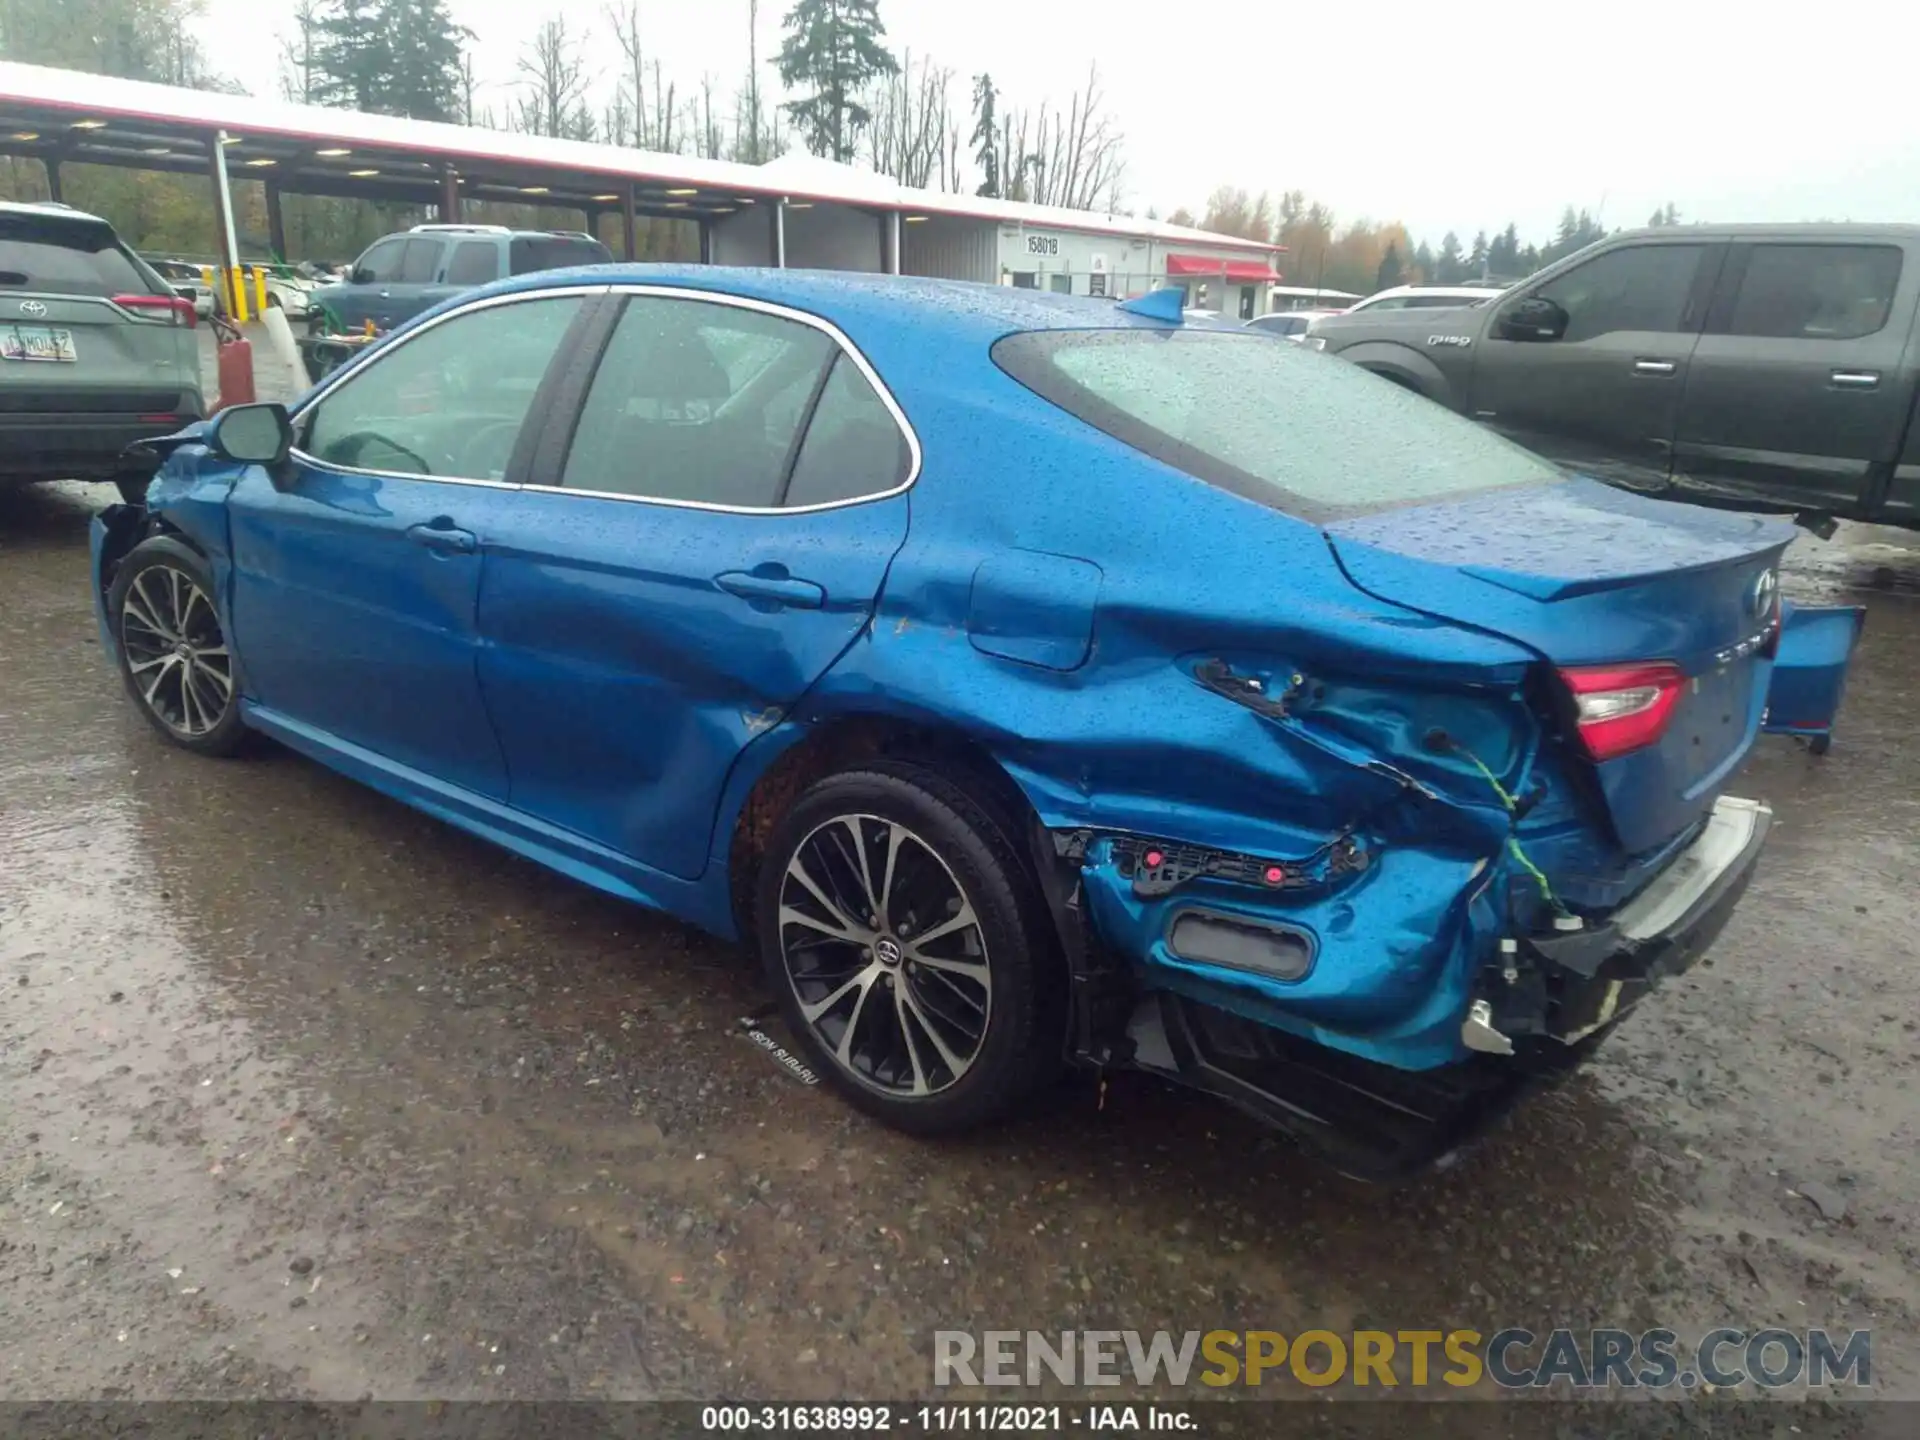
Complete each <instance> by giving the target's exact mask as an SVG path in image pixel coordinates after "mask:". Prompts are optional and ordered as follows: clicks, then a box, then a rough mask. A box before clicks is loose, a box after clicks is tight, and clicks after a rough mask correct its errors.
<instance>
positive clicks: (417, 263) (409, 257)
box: [394, 239, 446, 285]
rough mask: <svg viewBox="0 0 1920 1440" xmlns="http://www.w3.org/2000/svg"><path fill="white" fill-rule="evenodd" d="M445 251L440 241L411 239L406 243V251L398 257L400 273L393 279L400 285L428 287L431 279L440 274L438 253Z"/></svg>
mask: <svg viewBox="0 0 1920 1440" xmlns="http://www.w3.org/2000/svg"><path fill="white" fill-rule="evenodd" d="M444 249H446V243H445V242H444V241H441V240H428V239H413V240H409V241H407V248H406V251H405V252H404V253H403V254H402V255H401V257H400V273H399V274H398V275H396V276H395V277H394V278H395V279H396V280H398V281H399V282H400V283H401V284H402V285H428V284H431V283H432V282H433V277H434V276H435V275H437V274H439V273H440V252H441V251H443V250H444Z"/></svg>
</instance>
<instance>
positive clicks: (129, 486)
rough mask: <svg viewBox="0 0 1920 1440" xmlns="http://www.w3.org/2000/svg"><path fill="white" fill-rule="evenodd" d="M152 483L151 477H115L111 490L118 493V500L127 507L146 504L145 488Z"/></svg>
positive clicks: (144, 475)
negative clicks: (122, 501) (127, 505)
mask: <svg viewBox="0 0 1920 1440" xmlns="http://www.w3.org/2000/svg"><path fill="white" fill-rule="evenodd" d="M152 483H153V476H152V475H146V474H142V475H116V476H114V477H113V488H114V489H116V490H118V491H119V492H120V498H121V499H122V500H124V501H126V503H127V504H129V505H144V504H146V503H147V486H148V485H150V484H152Z"/></svg>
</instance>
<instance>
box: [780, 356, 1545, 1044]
mask: <svg viewBox="0 0 1920 1440" xmlns="http://www.w3.org/2000/svg"><path fill="white" fill-rule="evenodd" d="M948 373H950V374H952V375H954V376H956V377H958V381H959V383H962V384H969V383H970V384H971V385H972V387H973V388H969V389H965V390H959V391H954V390H948V391H944V392H942V393H940V394H938V395H937V396H928V395H925V394H920V395H909V396H907V397H906V400H907V403H908V406H909V410H910V413H911V414H912V417H913V419H914V423H915V425H916V427H917V428H918V429H919V431H920V434H921V436H922V439H923V442H924V444H925V448H926V454H927V462H926V463H927V468H926V472H925V474H924V475H923V477H922V480H921V482H920V483H919V484H918V485H917V486H916V487H915V490H914V492H913V524H912V528H911V531H910V534H909V537H908V540H907V543H906V544H905V546H904V547H903V548H902V550H901V551H900V553H899V554H898V556H896V558H895V560H894V563H893V566H892V568H891V571H890V573H889V576H888V580H887V584H886V588H885V592H884V594H883V596H882V598H881V602H880V606H879V609H878V612H877V614H876V617H875V622H874V625H873V627H872V628H871V630H870V631H869V632H868V634H867V635H866V637H864V638H863V639H862V640H861V641H860V642H859V643H857V644H855V645H854V646H853V647H851V648H850V649H849V651H848V652H847V654H846V655H845V656H844V657H843V658H842V659H841V661H840V662H839V663H838V664H837V665H836V666H835V667H834V668H833V669H832V670H831V671H830V672H829V673H828V674H827V675H826V676H825V677H823V678H822V680H821V681H820V682H819V684H818V685H817V686H816V687H815V688H814V690H813V691H812V692H811V693H810V694H809V696H808V697H807V700H806V701H805V702H804V703H803V706H802V710H801V712H800V713H799V714H798V715H797V716H796V719H797V720H799V721H800V722H802V723H804V724H818V723H821V722H825V721H829V720H832V719H834V718H836V717H839V716H846V715H855V714H873V713H876V712H878V713H890V714H892V715H895V716H897V717H898V718H900V719H903V720H907V721H911V722H914V723H916V724H926V725H932V726H939V727H945V728H948V729H952V728H955V727H958V728H960V729H962V730H964V731H965V732H966V733H967V735H968V736H969V738H971V739H973V740H974V741H976V742H977V743H979V744H980V745H981V746H983V747H984V748H985V749H986V750H987V751H988V752H990V753H991V754H992V755H993V756H994V757H995V758H996V759H997V760H998V761H999V763H1000V764H1001V765H1002V766H1003V767H1004V768H1005V769H1006V771H1007V772H1008V773H1009V774H1010V775H1011V776H1012V777H1013V778H1014V780H1015V781H1016V782H1017V783H1018V784H1019V785H1020V787H1021V789H1022V790H1023V791H1024V792H1025V794H1026V796H1027V799H1028V800H1029V801H1030V802H1031V804H1032V806H1033V808H1034V810H1035V812H1036V813H1037V815H1038V817H1039V819H1040V821H1041V823H1042V824H1043V825H1045V826H1047V827H1049V828H1051V829H1053V830H1056V831H1084V832H1087V833H1088V834H1089V835H1090V837H1092V838H1093V840H1094V841H1095V843H1094V844H1093V845H1092V846H1091V847H1090V849H1089V853H1088V859H1087V862H1086V864H1085V867H1084V872H1083V873H1084V879H1085V883H1086V889H1087V895H1088V911H1089V914H1090V916H1091V918H1092V921H1093V924H1094V927H1095V930H1096V932H1097V933H1098V935H1099V937H1100V938H1101V940H1102V941H1103V942H1104V943H1105V945H1106V946H1107V947H1108V948H1109V949H1110V950H1112V951H1113V952H1115V953H1117V954H1119V955H1121V956H1124V957H1126V958H1127V959H1128V960H1130V961H1131V962H1133V963H1134V964H1135V965H1137V966H1139V967H1140V969H1141V973H1142V974H1143V976H1144V977H1145V978H1147V980H1148V981H1149V983H1151V984H1159V985H1166V986H1169V987H1177V988H1182V989H1186V990H1188V991H1189V992H1190V993H1196V994H1201V995H1203V996H1204V997H1205V998H1207V999H1209V1000H1211V1001H1213V1002H1214V1003H1218V1004H1224V1005H1227V1006H1228V1007H1229V1008H1235V1009H1239V1010H1241V1011H1242V1012H1243V1013H1247V1014H1250V1015H1252V1016H1254V1017H1255V1018H1258V1019H1262V1020H1265V1021H1267V1022H1268V1023H1272V1024H1278V1025H1282V1026H1284V1027H1286V1028H1289V1029H1294V1030H1298V1031H1300V1032H1302V1033H1307V1034H1311V1035H1313V1036H1314V1037H1315V1038H1318V1039H1321V1040H1323V1041H1324V1042H1326V1043H1330V1044H1334V1045H1338V1046H1340V1047H1341V1048H1344V1049H1347V1050H1350V1051H1353V1052H1355V1053H1359V1054H1363V1055H1367V1056H1369V1057H1371V1058H1376V1059H1382V1060H1386V1061H1388V1062H1390V1063H1395V1064H1399V1065H1402V1066H1406V1067H1415V1068H1417V1067H1425V1066H1432V1065H1437V1064H1441V1063H1444V1062H1445V1061H1447V1060H1450V1059H1453V1058H1455V1057H1456V1056H1457V1054H1458V1053H1459V1052H1458V1031H1459V1016H1460V1013H1461V1011H1462V1009H1463V1008H1464V1005H1465V1003H1466V997H1467V989H1468V986H1469V985H1470V983H1471V978H1472V970H1473V967H1474V964H1475V963H1476V962H1477V959H1478V958H1479V957H1480V956H1481V955H1482V954H1483V953H1484V950H1485V949H1486V948H1488V947H1490V945H1491V943H1492V933H1493V927H1494V926H1495V925H1496V924H1497V917H1496V916H1495V915H1494V907H1493V905H1492V902H1490V901H1488V900H1486V899H1485V892H1488V891H1490V890H1491V891H1493V893H1495V894H1497V893H1498V890H1497V888H1496V887H1494V886H1493V883H1492V882H1493V881H1494V880H1495V879H1497V878H1499V877H1500V876H1502V875H1503V874H1504V868H1505V865H1506V863H1507V862H1506V856H1505V851H1504V846H1505V843H1506V839H1507V835H1508V832H1509V820H1508V816H1507V814H1506V811H1505V810H1504V808H1503V806H1502V804H1501V802H1500V801H1499V799H1498V797H1497V795H1496V793H1495V791H1494V790H1493V788H1492V786H1490V785H1489V784H1488V782H1487V781H1486V779H1485V777H1484V776H1483V775H1481V774H1480V772H1479V771H1478V770H1477V769H1476V768H1474V767H1473V766H1472V765H1471V764H1470V763H1469V762H1468V761H1467V760H1466V759H1464V758H1462V757H1461V756H1460V755H1458V754H1456V753H1452V752H1450V751H1448V750H1445V749H1444V748H1435V747H1429V746H1427V745H1425V744H1424V743H1423V742H1424V741H1425V739H1426V737H1427V736H1428V735H1429V733H1430V732H1432V731H1435V730H1444V731H1445V732H1446V733H1447V735H1449V736H1450V737H1451V738H1452V739H1453V740H1454V741H1457V742H1458V743H1459V744H1461V745H1464V746H1465V747H1466V748H1468V749H1470V750H1471V751H1472V752H1473V753H1474V755H1476V756H1477V757H1478V758H1479V759H1480V760H1481V761H1483V762H1484V763H1485V764H1486V765H1487V767H1488V768H1489V769H1490V770H1492V771H1493V772H1494V774H1496V775H1498V776H1500V777H1502V779H1503V781H1504V782H1505V783H1507V784H1509V785H1510V786H1513V787H1517V786H1518V785H1519V784H1520V783H1521V782H1522V780H1523V779H1524V776H1525V773H1526V770H1527V768H1528V766H1529V765H1530V763H1531V760H1532V754H1533V747H1534V746H1535V744H1536V743H1537V733H1536V727H1535V726H1534V724H1533V722H1532V720H1531V718H1530V716H1529V712H1528V711H1527V710H1526V708H1525V706H1524V705H1523V704H1522V703H1521V701H1520V698H1519V694H1520V686H1521V683H1522V680H1523V679H1524V677H1525V675H1526V672H1527V668H1528V666H1529V664H1530V663H1531V661H1532V658H1533V657H1532V656H1531V655H1530V654H1529V653H1528V652H1526V651H1524V650H1521V649H1520V648H1518V647H1516V646H1514V645H1512V644H1510V643H1508V642H1505V641H1503V640H1500V639H1497V638H1494V637H1491V636H1486V635H1481V634H1478V633H1476V632H1473V631H1470V630H1466V629H1463V628H1461V627H1457V626H1452V625H1447V624H1444V623H1440V622H1436V621H1432V620H1430V619H1427V618H1425V617H1423V616H1420V615H1417V614H1415V613H1413V612H1411V611H1408V610H1405V609H1401V608H1399V607H1397V606H1395V605H1392V604H1390V603H1388V602H1383V601H1379V600H1376V599H1374V598H1372V597H1370V596H1367V595H1365V594H1363V593H1361V592H1359V591H1357V590H1356V589H1354V588H1353V587H1352V586H1351V585H1350V584H1349V583H1347V581H1346V580H1345V579H1344V577H1343V576H1342V574H1341V572H1340V570H1339V568H1338V566H1337V565H1336V564H1335V562H1334V559H1333V557H1332V555H1331V553H1330V552H1329V550H1328V547H1327V545H1326V542H1325V540H1324V538H1323V536H1322V535H1321V533H1320V531H1319V530H1318V529H1317V528H1315V527H1314V526H1312V525H1310V524H1307V523H1305V522H1302V521H1299V520H1295V519H1293V518H1291V517H1288V516H1285V515H1283V514H1281V513H1279V512H1277V511H1275V510H1272V509H1270V508H1267V507H1265V506H1261V505H1258V504H1255V503H1252V502H1249V501H1246V500H1243V499H1241V498H1238V497H1236V496H1233V495H1230V494H1228V493H1226V492H1224V491H1221V490H1218V489H1215V488H1213V487H1210V486H1208V485H1206V484H1203V483H1202V482H1200V481H1197V480H1194V479H1192V478H1191V477H1188V476H1186V475H1184V474H1183V473H1181V472H1179V471H1176V470H1172V469H1170V468H1168V467H1166V466H1163V465H1161V464H1159V463H1158V462H1156V461H1153V460H1150V459H1148V458H1146V457H1145V456H1142V455H1140V454H1139V453H1138V452H1135V451H1133V450H1131V449H1130V448H1128V447H1126V446H1124V445H1121V444H1120V443H1119V442H1117V441H1113V440H1110V439H1108V438H1107V437H1105V436H1103V435H1100V434H1098V433H1097V432H1094V431H1092V430H1090V429H1089V428H1087V427H1085V426H1083V425H1081V424H1080V422H1078V421H1076V420H1073V419H1072V418H1071V417H1069V416H1067V415H1065V414H1064V413H1063V412H1060V411H1057V410H1055V409H1054V408H1053V407H1052V406H1050V405H1048V404H1047V403H1046V402H1044V401H1042V400H1040V399H1039V398H1038V397H1036V396H1034V395H1032V394H1031V393H1030V392H1028V391H1026V390H1025V389H1024V388H1023V387H1021V386H1019V385H1017V384H1016V383H1015V382H1013V381H1012V380H1011V379H1008V378H1007V377H1005V376H1001V375H999V374H998V372H993V373H991V374H989V375H986V376H982V375H981V374H980V372H979V367H955V368H954V369H953V370H951V371H950V372H948ZM989 434H990V435H993V436H994V437H995V439H994V443H993V446H992V453H993V454H994V455H996V456H1001V457H1004V456H1017V457H1018V463H1017V464H1016V465H1004V464H1002V465H998V466H991V467H989V466H982V465H981V464H980V463H979V459H978V457H980V456H981V454H982V453H983V449H984V444H983V441H982V439H981V437H982V436H985V435H989ZM1036 495H1038V496H1041V497H1043V500H1042V503H1035V501H1034V497H1035V496H1036ZM1009 555H1016V556H1017V558H1018V561H1019V563H1018V566H1017V567H1015V568H1012V569H1010V570H1009V573H1010V575H1011V576H1012V578H1013V579H1014V580H1016V581H1017V582H1018V583H1017V585H1012V586H1010V587H1009V588H1010V589H1017V590H1018V591H1019V603H1018V604H1008V603H998V601H996V602H995V603H992V604H990V605H989V606H987V607H985V608H986V609H987V610H988V612H989V613H990V614H991V617H992V633H991V634H990V635H987V636H983V635H982V634H981V628H982V627H981V623H980V617H981V613H982V608H983V607H982V605H981V603H980V598H979V594H978V590H977V584H978V577H979V576H980V574H981V573H982V570H983V564H982V562H983V558H984V557H989V556H995V557H998V556H1009ZM1003 568H1006V567H1003ZM1095 577H1097V581H1096V578H1095ZM1050 579H1058V580H1059V581H1060V582H1061V583H1059V584H1058V585H1057V586H1056V585H1049V584H1048V583H1047V582H1048V581H1049V580H1050ZM1089 604H1090V605H1091V612H1092V613H1091V622H1092V623H1091V640H1090V643H1089V644H1085V645H1084V646H1082V645H1081V644H1080V643H1078V640H1077V637H1078V636H1080V635H1082V634H1084V633H1085V631H1086V628H1087V620H1088V615H1087V610H1088V607H1089ZM1207 659H1216V660H1224V661H1226V662H1227V663H1228V664H1229V665H1230V666H1231V667H1232V669H1233V672H1234V673H1235V674H1236V675H1243V676H1244V675H1254V676H1258V677H1260V678H1261V680H1262V682H1263V685H1264V687H1265V691H1266V693H1267V694H1268V695H1270V696H1280V695H1283V694H1285V693H1287V692H1289V691H1292V692H1294V693H1293V695H1292V698H1291V700H1290V701H1289V703H1288V706H1287V711H1288V713H1286V714H1285V715H1284V716H1275V715H1272V714H1260V713H1257V712H1256V709H1254V708H1250V707H1249V706H1247V705H1244V704H1241V703H1237V702H1236V701H1235V700H1233V699H1231V698H1228V697H1226V696H1224V695H1222V694H1219V693H1215V691H1213V690H1211V689H1208V688H1206V687H1204V686H1203V685H1202V684H1200V683H1199V682H1198V681H1197V680H1196V679H1195V678H1194V674H1193V667H1194V666H1195V664H1197V663H1199V662H1201V661H1204V660H1207ZM1296 677H1297V681H1296ZM1348 834H1351V835H1353V836H1354V837H1355V839H1356V840H1357V842H1358V843H1359V844H1360V845H1362V846H1363V847H1364V848H1365V849H1366V851H1367V852H1368V855H1369V858H1370V861H1371V863H1370V864H1369V865H1368V867H1367V868H1366V869H1365V870H1364V871H1363V872H1362V873H1360V874H1359V875H1357V876H1347V877H1343V878H1341V879H1340V880H1338V881H1336V882H1334V883H1331V884H1329V885H1328V886H1326V887H1325V888H1324V889H1322V890H1314V891H1306V892H1300V893H1294V892H1288V893H1287V894H1285V895H1279V894H1267V893H1262V892H1259V891H1257V890H1255V889H1253V888H1251V887H1247V886H1239V887H1235V886H1230V885H1227V884H1225V883H1224V882H1214V881H1207V882H1203V883H1202V884H1201V885H1198V886H1196V887H1193V888H1192V889H1191V890H1190V891H1189V890H1184V889H1183V890H1182V891H1180V892H1177V893H1176V894H1175V895H1174V896H1172V897H1168V898H1166V899H1159V900H1151V901H1142V900H1141V899H1139V898H1137V897H1136V896H1135V895H1134V894H1133V893H1132V890H1131V888H1130V884H1129V882H1128V881H1127V880H1126V879H1125V878H1124V877H1122V876H1121V875H1120V874H1119V873H1118V871H1117V870H1116V869H1115V868H1114V866H1113V863H1112V857H1111V855H1110V853H1109V851H1108V850H1107V849H1106V848H1105V847H1103V846H1102V845H1101V844H1100V843H1099V842H1100V841H1101V839H1102V838H1103V837H1111V836H1116V835H1133V836H1144V837H1155V838H1161V839H1165V840H1169V841H1174V842H1179V843H1185V844H1190V845H1199V846H1206V847H1213V848H1217V849H1221V850H1228V851H1233V852H1239V853H1245V854H1251V855H1256V856H1262V857H1272V858H1275V859H1278V860H1281V861H1286V860H1288V859H1293V858H1297V857H1304V856H1308V855H1311V854H1313V853H1314V852H1316V851H1318V850H1320V849H1321V848H1322V847H1324V846H1326V845H1328V844H1329V843H1330V842H1332V841H1334V840H1335V839H1336V838H1338V837H1340V836H1342V835H1348ZM1476 896H1479V897H1481V898H1480V900H1479V902H1478V904H1477V905H1476V904H1475V903H1474V902H1475V897H1476ZM1188 903H1205V904H1207V905H1209V906H1211V907H1213V908H1220V909H1227V910H1233V909H1235V908H1242V909H1245V910H1246V912H1247V913H1250V914H1257V915H1259V916H1262V917H1265V918H1267V919H1274V918H1282V919H1285V920H1286V921H1287V922H1289V923H1291V924H1293V925H1296V926H1298V927H1299V928H1300V929H1302V930H1304V931H1306V932H1308V933H1310V934H1311V936H1312V937H1313V942H1314V946H1315V950H1316V959H1315V961H1314V964H1313V966H1312V969H1311V971H1310V972H1309V973H1308V974H1307V975H1306V976H1305V977H1304V978H1302V979H1300V980H1297V981H1292V982H1282V981H1278V980H1273V979H1268V978H1264V977H1260V976H1255V975H1250V974H1246V973H1236V972H1232V971H1228V970H1224V969H1220V968H1218V967H1212V966H1204V965H1191V964H1187V963H1184V962H1179V961H1176V960H1175V959H1174V958H1173V957H1172V956H1171V954H1170V953H1169V952H1168V950H1167V949H1166V946H1165V943H1164V935H1165V932H1166V927H1167V924H1168V921H1169V919H1170V917H1171V915H1172V914H1173V912H1174V911H1175V910H1177V909H1178V908H1179V907H1180V906H1181V905H1184V904H1188Z"/></svg>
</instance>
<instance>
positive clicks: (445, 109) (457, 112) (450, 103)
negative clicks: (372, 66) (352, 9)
mask: <svg viewBox="0 0 1920 1440" xmlns="http://www.w3.org/2000/svg"><path fill="white" fill-rule="evenodd" d="M380 26H381V29H382V31H383V32H384V33H385V34H386V36H387V40H388V44H389V46H390V47H391V56H392V58H391V60H390V62H389V66H388V76H387V92H386V94H385V95H384V96H383V97H382V99H381V103H380V109H381V111H382V112H383V113H385V114H389V115H405V116H407V117H408V118H409V119H412V120H445V121H456V120H459V119H460V118H461V113H462V111H463V109H464V108H465V107H464V103H463V102H464V95H463V89H464V86H463V76H462V67H461V61H462V49H463V47H464V45H465V43H466V42H467V41H468V40H470V39H471V38H472V35H471V32H469V31H468V30H466V29H465V28H464V27H462V26H459V25H456V24H454V22H453V16H452V14H451V13H449V11H448V9H447V0H380Z"/></svg>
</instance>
